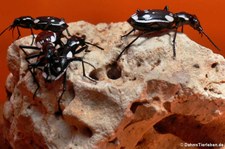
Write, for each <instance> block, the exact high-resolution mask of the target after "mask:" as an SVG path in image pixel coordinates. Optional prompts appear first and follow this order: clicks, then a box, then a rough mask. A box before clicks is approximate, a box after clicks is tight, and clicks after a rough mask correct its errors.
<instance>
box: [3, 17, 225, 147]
mask: <svg viewBox="0 0 225 149" xmlns="http://www.w3.org/2000/svg"><path fill="white" fill-rule="evenodd" d="M130 30H131V27H130V26H129V24H127V23H126V22H121V23H111V24H104V23H101V24H97V25H96V26H95V25H92V24H89V23H87V22H83V21H80V22H76V23H71V24H70V28H69V31H70V33H71V34H80V35H81V34H84V35H86V37H87V41H89V42H91V43H93V44H98V45H99V46H101V47H103V48H104V51H101V50H99V49H97V48H96V47H93V46H89V50H90V51H91V52H88V53H87V54H86V55H85V56H84V59H85V61H87V62H90V63H91V64H93V65H94V66H95V67H96V70H93V68H92V67H90V66H88V65H86V66H85V69H86V73H87V74H89V76H91V77H92V78H95V79H97V81H96V82H93V81H90V80H89V79H87V78H85V77H83V75H82V67H81V63H79V62H73V63H71V64H70V65H69V66H68V69H67V78H66V80H67V86H66V87H67V88H66V92H65V94H64V96H63V98H62V100H61V103H60V106H61V108H62V110H63V114H62V116H56V115H54V113H55V112H56V111H57V110H58V107H57V100H58V98H59V95H60V93H61V91H62V80H63V79H62V78H61V79H59V80H56V81H54V82H52V83H48V82H45V81H44V79H43V78H42V76H41V74H40V72H37V75H36V77H37V80H38V81H39V83H40V86H41V87H40V89H39V90H38V92H37V95H36V97H35V98H34V99H33V94H34V91H35V89H36V87H37V86H36V84H35V83H34V82H33V78H32V77H31V74H30V72H29V71H28V70H27V63H26V61H25V60H24V58H25V55H24V54H23V52H22V51H21V50H20V49H19V48H18V45H29V44H30V43H31V36H29V37H25V38H22V39H20V40H17V41H15V42H14V43H13V44H12V45H11V46H10V47H9V50H8V66H9V70H10V72H11V73H10V75H9V77H8V79H7V82H6V88H7V91H8V93H9V99H8V101H6V103H5V106H4V120H5V125H4V127H5V129H4V130H5V132H4V135H5V137H6V139H7V140H8V141H9V142H10V144H11V146H12V147H13V148H15V149H22V148H23V149H24V148H26V149H29V148H30V149H33V148H36V149H39V148H40V149H43V148H49V149H125V148H126V149H147V148H151V149H158V148H185V147H184V145H185V143H212V144H213V143H214V144H216V143H218V144H219V143H224V142H225V114H224V112H225V100H224V99H225V60H224V58H223V57H222V56H221V55H218V54H214V53H213V52H212V51H211V50H209V49H207V48H205V47H203V46H201V45H199V44H197V43H195V42H193V41H192V40H190V39H189V38H188V37H187V36H186V35H185V34H182V33H179V34H178V35H177V40H176V49H177V50H176V51H177V57H176V59H173V58H172V55H173V53H172V39H173V32H171V33H166V34H163V35H158V36H154V37H151V38H150V37H141V38H139V39H138V40H137V41H136V42H135V43H134V44H133V45H132V46H131V47H130V49H129V50H128V51H127V52H125V53H124V55H123V56H122V57H121V59H120V60H119V62H118V63H117V64H115V63H114V64H113V61H114V60H115V59H116V57H117V55H118V54H119V53H120V51H121V50H122V49H123V48H124V47H125V46H126V45H127V44H128V43H129V42H130V41H131V40H132V39H134V38H135V35H134V34H133V35H130V36H128V37H127V38H123V39H121V38H120V37H121V35H124V34H125V33H126V32H127V31H130ZM27 52H28V53H32V52H34V51H33V50H29V49H27Z"/></svg>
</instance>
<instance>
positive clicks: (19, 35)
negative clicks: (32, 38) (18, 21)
mask: <svg viewBox="0 0 225 149" xmlns="http://www.w3.org/2000/svg"><path fill="white" fill-rule="evenodd" d="M16 29H17V32H18V37H17V39H19V38H20V36H21V34H20V30H19V27H18V26H16Z"/></svg>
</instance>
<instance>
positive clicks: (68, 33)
mask: <svg viewBox="0 0 225 149" xmlns="http://www.w3.org/2000/svg"><path fill="white" fill-rule="evenodd" d="M66 33H67V35H68V36H70V37H71V34H70V32H69V30H68V29H66Z"/></svg>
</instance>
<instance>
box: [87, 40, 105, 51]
mask: <svg viewBox="0 0 225 149" xmlns="http://www.w3.org/2000/svg"><path fill="white" fill-rule="evenodd" d="M85 43H86V44H89V45H92V46H95V47H97V48H99V49H100V50H104V49H103V48H102V47H99V46H97V45H96V44H92V43H90V42H87V41H85Z"/></svg>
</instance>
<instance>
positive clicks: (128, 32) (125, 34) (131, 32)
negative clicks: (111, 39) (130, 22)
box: [121, 28, 135, 38]
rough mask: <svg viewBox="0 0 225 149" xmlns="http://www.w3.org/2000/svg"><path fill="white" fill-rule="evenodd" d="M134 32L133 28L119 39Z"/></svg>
mask: <svg viewBox="0 0 225 149" xmlns="http://www.w3.org/2000/svg"><path fill="white" fill-rule="evenodd" d="M134 31H135V28H133V29H132V30H131V31H129V32H128V33H127V34H125V35H123V36H121V38H123V37H127V36H128V35H130V34H131V33H132V32H134Z"/></svg>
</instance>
